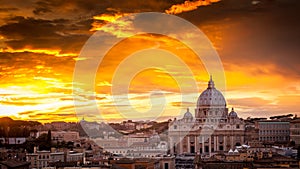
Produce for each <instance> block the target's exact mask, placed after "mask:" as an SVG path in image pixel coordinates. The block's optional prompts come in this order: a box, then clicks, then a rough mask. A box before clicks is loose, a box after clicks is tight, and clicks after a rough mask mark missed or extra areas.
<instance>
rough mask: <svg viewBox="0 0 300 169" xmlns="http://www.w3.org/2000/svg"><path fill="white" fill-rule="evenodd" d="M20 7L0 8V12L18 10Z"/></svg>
mask: <svg viewBox="0 0 300 169" xmlns="http://www.w3.org/2000/svg"><path fill="white" fill-rule="evenodd" d="M16 10H18V8H0V13H1V12H10V11H16Z"/></svg>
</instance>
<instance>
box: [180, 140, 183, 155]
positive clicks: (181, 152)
mask: <svg viewBox="0 0 300 169" xmlns="http://www.w3.org/2000/svg"><path fill="white" fill-rule="evenodd" d="M182 141H183V140H182V137H179V154H182V151H183V150H182Z"/></svg>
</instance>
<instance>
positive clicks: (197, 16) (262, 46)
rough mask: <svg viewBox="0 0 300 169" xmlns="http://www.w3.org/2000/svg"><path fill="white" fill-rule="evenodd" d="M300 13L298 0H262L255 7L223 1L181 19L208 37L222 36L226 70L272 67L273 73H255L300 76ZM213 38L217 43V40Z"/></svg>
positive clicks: (247, 2)
mask: <svg viewBox="0 0 300 169" xmlns="http://www.w3.org/2000/svg"><path fill="white" fill-rule="evenodd" d="M299 10H300V1H298V0H261V1H260V3H258V4H255V5H254V4H253V3H252V1H251V0H243V1H241V0H223V1H221V2H218V3H216V4H213V5H211V6H207V7H201V8H199V9H198V10H195V11H191V12H186V13H182V14H180V15H179V16H181V17H183V18H185V19H187V20H189V21H191V22H192V23H194V24H195V25H197V26H199V27H200V28H201V29H202V30H203V31H204V32H205V33H207V34H208V36H209V34H210V33H219V35H220V37H217V38H221V39H222V42H221V44H219V45H220V46H221V49H219V50H218V52H219V54H220V57H221V59H222V61H223V64H224V65H225V69H226V65H237V66H240V67H247V66H251V67H254V66H255V65H257V64H259V65H264V64H266V65H269V64H270V65H273V66H274V69H273V70H269V71H259V70H261V69H258V70H257V71H254V72H252V74H253V75H256V74H258V73H261V74H268V73H270V74H273V73H277V74H281V75H287V76H296V77H299V76H300V57H299V53H300V48H299V46H300V31H299V30H300V22H299V20H300V15H299ZM208 25H210V27H209V29H208V30H206V29H205V27H207V26H208ZM211 38H212V41H214V38H215V37H211ZM227 68H229V67H227ZM261 68H264V67H261ZM227 70H229V69H227Z"/></svg>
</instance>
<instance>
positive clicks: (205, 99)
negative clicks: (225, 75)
mask: <svg viewBox="0 0 300 169" xmlns="http://www.w3.org/2000/svg"><path fill="white" fill-rule="evenodd" d="M211 106H216V107H220V106H221V107H226V101H225V98H224V96H223V94H222V93H221V92H220V91H219V90H217V89H216V88H215V84H214V81H213V80H212V77H210V80H209V82H208V87H207V89H206V90H204V91H203V92H202V93H201V95H200V96H199V98H198V101H197V107H211Z"/></svg>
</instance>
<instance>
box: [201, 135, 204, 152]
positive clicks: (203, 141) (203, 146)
mask: <svg viewBox="0 0 300 169" xmlns="http://www.w3.org/2000/svg"><path fill="white" fill-rule="evenodd" d="M201 137H202V153H204V136H201Z"/></svg>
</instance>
